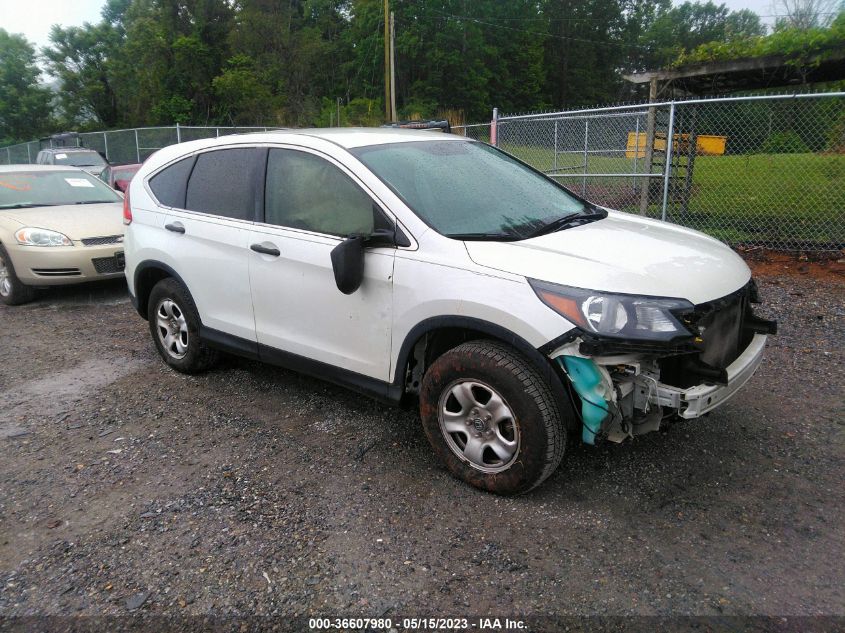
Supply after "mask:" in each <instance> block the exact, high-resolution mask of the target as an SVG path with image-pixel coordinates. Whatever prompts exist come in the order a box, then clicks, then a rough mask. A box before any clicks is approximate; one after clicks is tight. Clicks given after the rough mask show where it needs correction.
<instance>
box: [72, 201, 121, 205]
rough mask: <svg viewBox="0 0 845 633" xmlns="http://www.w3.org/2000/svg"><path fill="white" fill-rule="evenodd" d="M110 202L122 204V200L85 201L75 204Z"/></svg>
mask: <svg viewBox="0 0 845 633" xmlns="http://www.w3.org/2000/svg"><path fill="white" fill-rule="evenodd" d="M109 202H120V200H84V201H83V202H74V203H73V204H107V203H109Z"/></svg>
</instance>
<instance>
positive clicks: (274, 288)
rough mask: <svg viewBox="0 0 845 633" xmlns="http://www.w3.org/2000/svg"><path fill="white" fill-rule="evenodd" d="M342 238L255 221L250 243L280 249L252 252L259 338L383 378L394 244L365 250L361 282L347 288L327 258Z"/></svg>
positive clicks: (387, 364)
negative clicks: (342, 288) (271, 252)
mask: <svg viewBox="0 0 845 633" xmlns="http://www.w3.org/2000/svg"><path fill="white" fill-rule="evenodd" d="M340 242H341V240H340V239H339V238H331V237H328V236H324V235H318V234H314V233H310V232H307V231H297V230H293V229H285V228H281V227H275V226H268V225H263V224H259V225H256V227H255V230H254V231H253V232H252V233H251V235H250V238H249V243H250V244H255V243H258V244H262V245H263V246H267V247H272V248H278V249H279V251H280V252H281V255H280V256H279V257H273V256H271V255H263V254H261V253H255V252H250V256H249V274H250V283H251V285H252V302H253V305H254V306H255V327H256V330H257V332H258V343H260V344H261V345H266V346H268V347H273V348H276V349H280V350H284V351H286V352H289V353H291V354H297V355H299V356H304V357H306V358H310V359H313V360H317V361H319V362H322V363H327V364H330V365H335V366H340V367H344V368H346V369H348V370H350V371H353V372H355V373H357V374H363V375H365V376H370V377H371V378H376V379H378V380H382V381H385V382H386V381H388V380H389V379H390V377H389V375H388V369H389V367H390V330H391V325H392V317H393V314H392V308H393V298H392V293H393V260H394V257H395V252H396V251H395V249H393V248H378V249H371V250H369V251H368V252H367V254H366V256H365V259H366V262H365V267H364V281H363V283H362V284H361V287H360V288H359V289H358V290H357V291H356V292H354V293H352V294H351V295H345V294H343V293H341V292H340V291H339V290H338V289H337V286H336V285H335V279H334V271H333V270H332V264H331V259H330V253H331V250H332V249H333V248H334V247H336V246H337V245H338V244H339V243H340Z"/></svg>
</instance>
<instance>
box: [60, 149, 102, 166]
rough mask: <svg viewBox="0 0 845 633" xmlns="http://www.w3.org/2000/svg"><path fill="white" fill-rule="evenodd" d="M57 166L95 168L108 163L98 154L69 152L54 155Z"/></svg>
mask: <svg viewBox="0 0 845 633" xmlns="http://www.w3.org/2000/svg"><path fill="white" fill-rule="evenodd" d="M53 162H54V163H55V164H56V165H73V166H74V167H95V166H100V165H105V164H106V161H104V160H103V157H102V156H100V155H99V154H98V153H97V152H67V153H66V154H65V153H58V154H53Z"/></svg>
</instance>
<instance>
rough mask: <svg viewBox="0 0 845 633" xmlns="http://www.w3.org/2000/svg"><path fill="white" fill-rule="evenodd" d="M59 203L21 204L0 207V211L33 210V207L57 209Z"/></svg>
mask: <svg viewBox="0 0 845 633" xmlns="http://www.w3.org/2000/svg"><path fill="white" fill-rule="evenodd" d="M59 204H60V203H58V202H19V203H18V204H4V205H0V209H32V208H33V207H57V206H59Z"/></svg>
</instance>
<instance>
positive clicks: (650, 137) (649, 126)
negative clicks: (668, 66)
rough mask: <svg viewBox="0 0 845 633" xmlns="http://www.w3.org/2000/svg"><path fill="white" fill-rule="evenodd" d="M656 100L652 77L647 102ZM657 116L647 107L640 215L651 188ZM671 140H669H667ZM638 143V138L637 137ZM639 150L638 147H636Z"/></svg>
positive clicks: (643, 212) (654, 80) (644, 211)
mask: <svg viewBox="0 0 845 633" xmlns="http://www.w3.org/2000/svg"><path fill="white" fill-rule="evenodd" d="M655 101H657V78H656V77H652V79H651V81H650V82H649V86H648V102H649V103H654V102H655ZM656 118H657V113H656V111H655V109H654V108H653V107H651V108H649V109H648V116H647V117H646V134H645V156H644V159H643V173H644V174H646V176H645V177H644V181H645V182H643V187H642V189H640V215H645V214H646V212H647V211H648V194H649V190H650V189H651V175H650V174H651V161H652V159H653V154H654V126H655V122H656ZM667 142H671V141H667ZM637 145H639V139H637ZM637 151H639V147H638V148H637Z"/></svg>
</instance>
